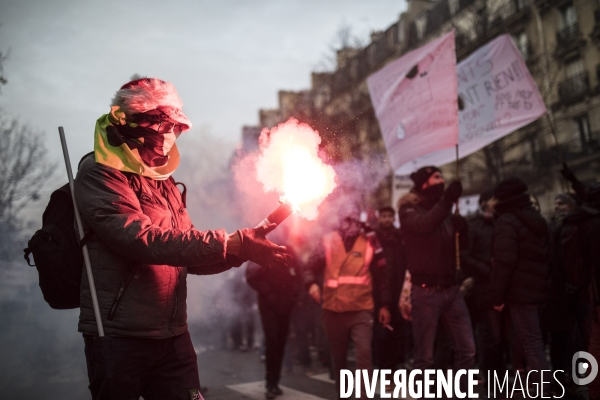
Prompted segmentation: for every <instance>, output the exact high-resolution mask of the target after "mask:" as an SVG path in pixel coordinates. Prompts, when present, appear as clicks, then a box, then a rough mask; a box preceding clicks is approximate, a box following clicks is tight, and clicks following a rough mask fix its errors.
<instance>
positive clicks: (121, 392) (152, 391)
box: [83, 332, 203, 400]
mask: <svg viewBox="0 0 600 400" xmlns="http://www.w3.org/2000/svg"><path fill="white" fill-rule="evenodd" d="M83 339H84V342H85V358H86V361H87V369H88V378H89V381H90V385H89V388H90V391H91V392H92V399H94V400H105V399H107V400H108V399H110V400H138V399H139V398H140V396H143V397H144V399H145V400H159V399H160V400H162V399H173V400H179V399H180V400H190V399H194V400H203V397H202V395H201V394H200V378H199V376H198V362H197V359H196V352H195V351H194V347H193V346H192V341H191V339H190V335H189V333H188V332H186V333H184V334H182V335H179V336H175V337H172V338H167V339H141V338H131V337H110V336H105V337H98V336H90V335H83Z"/></svg>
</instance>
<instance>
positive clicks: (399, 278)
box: [375, 227, 406, 309]
mask: <svg viewBox="0 0 600 400" xmlns="http://www.w3.org/2000/svg"><path fill="white" fill-rule="evenodd" d="M375 232H376V233H377V238H378V239H379V243H381V247H382V249H383V255H384V257H385V261H386V269H387V277H388V279H389V286H390V295H391V301H392V304H394V305H397V304H398V302H399V301H400V293H401V292H402V285H403V284H404V275H406V254H405V251H404V245H403V244H402V236H401V233H400V229H397V228H395V227H391V228H389V229H382V228H378V229H376V230H375ZM394 309H397V307H394Z"/></svg>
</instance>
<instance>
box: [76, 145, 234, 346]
mask: <svg viewBox="0 0 600 400" xmlns="http://www.w3.org/2000/svg"><path fill="white" fill-rule="evenodd" d="M75 198H76V201H77V205H78V207H79V210H80V213H81V216H82V220H83V224H84V229H85V230H86V232H87V231H88V230H90V229H91V230H93V231H94V232H95V235H94V236H92V238H91V239H90V241H89V242H88V249H89V254H90V260H91V266H92V271H93V273H94V281H95V286H96V292H97V294H98V302H99V306H100V314H101V317H102V322H103V325H104V331H105V334H106V335H107V336H133V337H145V338H165V337H170V336H175V335H179V334H182V333H184V332H185V331H186V330H187V321H186V319H187V317H186V294H187V287H186V276H187V273H188V272H190V273H195V274H213V273H218V272H222V271H225V270H227V269H229V268H231V267H232V266H234V264H235V265H239V264H238V263H235V262H231V260H228V259H227V258H226V254H225V252H226V242H227V239H226V232H225V231H224V230H222V229H221V230H216V231H204V232H201V231H198V230H196V229H194V227H193V226H192V223H191V221H190V218H189V216H188V213H187V211H186V209H185V206H184V204H183V202H182V199H181V194H180V192H179V189H177V187H176V186H175V183H174V180H173V179H168V180H165V181H155V180H152V179H149V178H145V177H142V176H140V175H137V174H129V173H124V172H121V171H118V170H116V169H114V168H111V167H108V166H106V165H103V164H99V163H96V162H95V160H94V157H93V156H88V157H86V158H84V160H83V161H82V163H81V165H80V168H79V172H78V174H77V179H76V182H75ZM79 331H80V332H83V333H87V334H92V335H97V334H98V332H97V328H96V322H95V319H94V312H93V308H92V301H91V295H90V289H89V284H88V278H87V274H86V271H85V269H84V273H83V278H82V282H81V312H80V316H79Z"/></svg>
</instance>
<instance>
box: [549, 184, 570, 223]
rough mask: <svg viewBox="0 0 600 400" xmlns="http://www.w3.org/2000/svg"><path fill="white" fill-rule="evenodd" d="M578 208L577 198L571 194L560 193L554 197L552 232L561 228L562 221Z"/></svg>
mask: <svg viewBox="0 0 600 400" xmlns="http://www.w3.org/2000/svg"><path fill="white" fill-rule="evenodd" d="M575 206H576V202H575V197H574V196H573V195H572V194H570V193H560V194H557V195H556V197H554V213H553V214H552V218H551V220H550V224H549V225H550V230H551V231H553V230H555V229H556V228H558V227H560V225H561V223H562V220H563V219H565V217H566V216H567V215H569V213H571V212H572V211H573V210H574V209H575Z"/></svg>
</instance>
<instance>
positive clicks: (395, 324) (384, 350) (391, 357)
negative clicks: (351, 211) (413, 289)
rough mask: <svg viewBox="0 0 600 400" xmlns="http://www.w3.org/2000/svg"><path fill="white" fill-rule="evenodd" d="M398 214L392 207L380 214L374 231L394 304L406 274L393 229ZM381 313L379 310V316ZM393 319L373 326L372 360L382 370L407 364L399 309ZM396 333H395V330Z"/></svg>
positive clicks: (393, 312) (396, 231) (393, 310)
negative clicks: (385, 323)
mask: <svg viewBox="0 0 600 400" xmlns="http://www.w3.org/2000/svg"><path fill="white" fill-rule="evenodd" d="M395 218H396V211H395V210H394V209H393V208H392V207H383V208H381V209H380V210H379V217H378V226H377V229H376V230H375V232H376V234H377V238H378V239H379V243H381V247H382V249H383V254H384V257H385V260H386V268H387V277H388V279H389V287H390V295H391V304H392V305H397V304H399V302H400V293H401V291H402V285H403V284H404V276H405V274H406V260H405V256H404V246H403V244H402V238H401V236H400V230H399V229H398V228H396V227H395V226H394V220H395ZM378 312H379V310H377V309H376V314H377V313H378ZM390 314H391V319H390V323H389V326H388V327H385V326H383V325H381V324H375V325H374V331H373V359H374V362H375V364H376V365H377V366H378V367H379V368H382V369H391V370H393V369H394V368H395V367H396V366H397V365H398V364H400V363H403V362H404V361H405V360H404V356H405V355H404V347H405V346H404V343H403V341H402V336H403V328H404V326H403V325H404V324H403V322H404V319H403V318H402V315H401V313H400V310H399V308H398V307H395V306H393V307H391V309H390ZM392 329H393V330H392Z"/></svg>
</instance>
